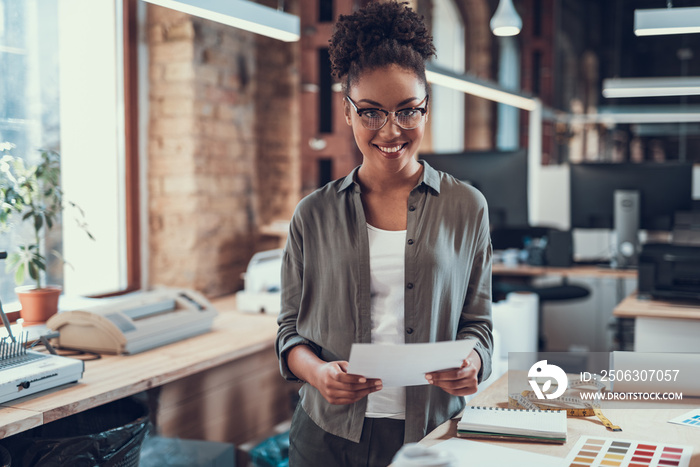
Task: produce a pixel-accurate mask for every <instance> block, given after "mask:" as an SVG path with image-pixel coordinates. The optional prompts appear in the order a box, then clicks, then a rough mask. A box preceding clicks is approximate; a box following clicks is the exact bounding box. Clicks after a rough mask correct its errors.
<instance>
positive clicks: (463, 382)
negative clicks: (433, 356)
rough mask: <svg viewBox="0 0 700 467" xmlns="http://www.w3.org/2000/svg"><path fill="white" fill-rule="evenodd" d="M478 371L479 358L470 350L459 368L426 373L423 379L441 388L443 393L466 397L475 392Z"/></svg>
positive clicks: (479, 367) (479, 365)
mask: <svg viewBox="0 0 700 467" xmlns="http://www.w3.org/2000/svg"><path fill="white" fill-rule="evenodd" d="M480 369H481V357H479V354H478V353H476V351H475V350H472V351H471V353H470V354H469V356H468V357H467V358H465V359H464V360H463V361H462V366H460V367H459V368H454V369H451V370H443V371H433V372H431V373H426V374H425V379H427V380H428V383H430V384H432V385H433V386H437V387H439V388H442V390H443V391H445V392H447V393H449V394H452V395H453V396H466V395H469V394H474V393H475V392H476V389H477V384H478V379H477V375H478V374H479V370H480Z"/></svg>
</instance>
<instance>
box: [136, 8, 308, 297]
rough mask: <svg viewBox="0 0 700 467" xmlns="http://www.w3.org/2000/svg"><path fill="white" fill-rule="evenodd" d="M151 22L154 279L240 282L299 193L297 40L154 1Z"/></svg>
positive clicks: (222, 289)
mask: <svg viewBox="0 0 700 467" xmlns="http://www.w3.org/2000/svg"><path fill="white" fill-rule="evenodd" d="M148 28H149V36H148V37H149V60H150V64H149V76H150V84H149V87H150V91H149V92H150V96H149V100H150V122H149V144H148V169H147V170H148V190H149V226H148V228H149V274H150V283H151V284H152V285H157V284H162V285H168V286H180V287H190V288H193V289H196V290H199V291H201V292H203V293H205V294H207V295H209V296H218V295H223V294H226V293H230V292H233V291H236V290H238V289H240V288H241V287H242V285H243V284H242V279H241V273H242V272H244V271H245V269H246V266H247V263H248V261H249V260H250V257H251V256H252V255H253V253H254V252H255V251H258V250H260V249H265V248H267V247H269V246H270V243H269V242H266V241H265V238H264V237H262V236H261V235H260V233H259V232H260V228H261V226H262V225H263V224H264V223H266V222H268V221H269V220H271V219H275V218H277V217H284V216H287V217H288V216H289V215H290V213H291V209H292V208H293V206H294V205H295V204H296V201H297V200H298V197H297V196H295V195H294V194H295V193H297V192H298V188H297V187H298V173H297V172H298V169H297V168H296V167H297V164H298V149H297V148H298V146H299V145H298V137H297V136H296V135H297V134H298V131H297V130H296V127H295V124H294V121H295V119H294V112H295V105H296V104H295V101H296V99H295V97H294V95H295V93H296V92H298V91H297V89H298V86H295V84H294V80H295V79H296V78H295V75H294V73H290V72H291V71H293V70H292V69H291V67H293V63H294V58H293V56H292V55H293V53H294V49H293V47H294V46H287V45H285V44H282V43H281V42H278V41H275V46H274V47H270V44H268V43H265V41H263V40H261V39H260V38H259V36H256V35H254V34H252V33H248V32H246V31H242V30H240V29H236V28H232V27H229V26H225V25H221V24H218V23H214V22H211V21H207V20H202V19H200V18H196V17H191V16H188V15H185V14H182V13H179V12H176V11H173V10H169V9H165V8H161V7H157V6H153V5H149V7H148ZM259 42H260V44H261V45H262V46H263V47H264V50H265V53H266V55H267V56H268V57H269V60H267V61H265V60H258V59H257V57H256V53H257V51H258V50H262V48H260V47H258V45H259ZM271 50H274V53H271V52H270V51H271ZM268 57H266V59H267V58H268ZM263 62H265V65H264V66H262V63H263ZM279 65H281V68H277V69H275V67H276V66H279ZM259 67H260V68H259ZM274 80H277V81H276V82H277V83H278V84H280V83H282V84H281V85H279V86H277V87H275V86H273V85H272V84H271V83H272V82H273V81H274ZM261 122H266V123H261ZM263 141H264V143H263ZM258 174H260V178H259V175H258ZM272 246H277V245H276V244H274V245H272Z"/></svg>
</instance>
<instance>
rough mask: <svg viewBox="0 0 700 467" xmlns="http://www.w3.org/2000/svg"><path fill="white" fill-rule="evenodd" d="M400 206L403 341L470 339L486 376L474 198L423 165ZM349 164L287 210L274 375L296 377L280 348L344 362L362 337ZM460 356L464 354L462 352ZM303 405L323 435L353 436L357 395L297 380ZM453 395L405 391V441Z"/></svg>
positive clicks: (358, 219)
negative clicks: (335, 399)
mask: <svg viewBox="0 0 700 467" xmlns="http://www.w3.org/2000/svg"><path fill="white" fill-rule="evenodd" d="M420 162H421V163H422V164H423V166H424V170H423V176H422V179H421V181H420V182H419V183H418V184H417V185H416V186H415V187H414V188H413V190H412V191H411V193H410V195H409V197H408V203H407V207H406V209H407V215H408V223H407V232H406V247H405V284H406V289H405V308H404V320H405V342H406V343H407V344H409V343H416V342H439V341H451V340H456V339H469V338H472V339H476V340H477V344H476V347H475V349H476V351H477V352H478V353H479V356H480V357H481V361H482V366H481V371H480V373H479V381H481V380H483V379H485V378H487V377H488V376H489V375H490V374H491V351H492V347H493V338H492V334H491V331H492V325H491V237H490V234H489V224H488V210H487V209H488V208H487V205H486V200H485V199H484V197H483V195H482V194H481V193H480V192H479V191H477V190H476V189H474V188H473V187H471V186H469V185H467V184H466V183H463V182H461V181H459V180H457V179H455V178H454V177H452V176H451V175H448V174H446V173H443V172H439V171H436V170H435V169H433V168H432V167H430V166H429V165H428V164H427V163H426V162H424V161H420ZM357 170H358V168H356V169H354V170H353V172H352V173H350V174H349V175H348V176H347V177H345V178H344V179H340V180H336V181H334V182H331V183H329V184H327V185H326V186H324V187H323V188H320V189H318V190H316V191H315V192H313V193H312V194H310V195H309V196H307V197H306V198H304V199H303V200H302V201H301V202H300V203H299V205H298V206H297V208H296V211H295V213H294V216H293V218H292V221H291V225H290V228H289V237H288V239H287V244H286V247H285V250H284V257H283V260H282V310H281V312H280V315H279V318H278V320H277V322H278V323H279V329H278V333H277V342H276V350H277V355H278V357H279V362H280V370H281V372H282V375H283V376H284V377H285V378H287V379H288V380H292V381H298V379H297V378H296V377H295V375H294V374H293V373H292V372H291V371H290V370H289V367H288V366H287V361H286V358H287V351H288V350H289V349H291V348H292V347H293V346H295V345H299V344H307V345H309V346H310V347H311V349H312V350H313V351H314V352H315V353H316V354H317V355H318V356H319V357H320V358H321V359H322V360H324V361H336V360H348V358H349V356H350V347H351V346H352V344H353V343H354V342H361V343H369V342H370V332H371V326H372V325H371V319H370V269H369V243H368V236H367V224H366V220H365V214H364V209H363V207H362V200H361V199H360V194H361V191H360V185H359V184H358V183H357V182H356V181H355V175H356V172H357ZM464 357H465V358H466V355H465V356H464ZM300 395H301V400H300V403H301V404H302V407H303V409H304V410H305V411H306V413H307V414H308V415H309V417H311V419H312V420H313V421H314V422H315V423H316V424H317V425H318V426H320V427H321V428H323V429H324V430H325V431H327V432H328V433H331V434H334V435H336V436H340V437H342V438H346V439H349V440H352V441H355V442H358V441H359V440H360V435H361V432H362V424H363V421H364V416H365V409H366V406H367V398H366V397H365V398H363V399H362V400H360V401H358V402H355V403H353V404H349V405H332V404H330V403H328V402H327V401H326V400H325V399H324V398H323V396H322V395H321V393H320V392H319V391H318V390H317V389H316V388H314V387H313V386H311V385H310V384H308V383H306V384H304V385H303V386H302V388H301V390H300ZM464 405H465V402H464V398H463V397H457V396H452V395H450V394H448V393H446V392H445V391H443V390H442V389H440V388H438V387H435V386H432V385H427V384H426V385H422V386H409V387H407V388H406V435H405V441H406V442H415V441H418V440H420V439H421V438H423V437H424V436H425V435H426V434H427V433H428V432H430V431H431V430H432V429H434V428H435V427H437V426H438V425H440V424H441V423H442V422H444V421H445V420H447V419H449V418H451V417H454V416H456V415H457V414H458V413H459V412H460V411H461V410H462V409H463V408H464Z"/></svg>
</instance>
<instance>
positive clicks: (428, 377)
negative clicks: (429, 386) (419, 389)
mask: <svg viewBox="0 0 700 467" xmlns="http://www.w3.org/2000/svg"><path fill="white" fill-rule="evenodd" d="M425 379H427V380H428V381H430V382H432V381H433V377H432V376H430V375H425Z"/></svg>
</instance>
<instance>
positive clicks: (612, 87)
mask: <svg viewBox="0 0 700 467" xmlns="http://www.w3.org/2000/svg"><path fill="white" fill-rule="evenodd" d="M698 94H700V77H697V76H693V77H687V76H681V77H668V78H610V79H605V80H603V96H604V97H657V96H693V95H698Z"/></svg>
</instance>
